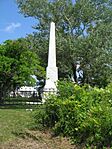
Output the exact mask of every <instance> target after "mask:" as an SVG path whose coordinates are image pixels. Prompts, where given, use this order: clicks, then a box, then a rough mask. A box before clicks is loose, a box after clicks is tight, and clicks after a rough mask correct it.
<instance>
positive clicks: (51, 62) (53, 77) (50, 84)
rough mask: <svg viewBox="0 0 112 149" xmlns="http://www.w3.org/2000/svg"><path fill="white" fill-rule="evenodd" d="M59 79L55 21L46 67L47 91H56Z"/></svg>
mask: <svg viewBox="0 0 112 149" xmlns="http://www.w3.org/2000/svg"><path fill="white" fill-rule="evenodd" d="M57 81H58V68H57V67H56V41H55V23H54V22H51V25H50V38H49V51H48V66H47V68H46V82H45V86H44V89H43V91H44V93H45V92H48V93H50V92H56V91H57V87H56V82H57Z"/></svg>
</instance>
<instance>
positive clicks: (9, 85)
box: [0, 39, 44, 99]
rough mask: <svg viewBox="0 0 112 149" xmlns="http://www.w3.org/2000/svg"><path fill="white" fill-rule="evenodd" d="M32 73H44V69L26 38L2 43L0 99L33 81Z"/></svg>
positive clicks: (37, 74) (0, 52)
mask: <svg viewBox="0 0 112 149" xmlns="http://www.w3.org/2000/svg"><path fill="white" fill-rule="evenodd" d="M32 74H34V75H36V76H40V75H44V69H43V68H42V67H41V66H40V62H39V58H38V57H37V55H36V54H35V53H34V52H33V51H32V50H31V49H30V48H29V44H28V42H27V41H26V40H25V39H18V40H7V41H5V42H4V43H3V44H1V45H0V99H3V98H4V97H5V96H7V94H9V92H10V91H11V90H15V88H16V87H17V86H21V85H25V82H27V84H31V83H33V82H32V81H34V80H33V78H32V77H31V75H32Z"/></svg>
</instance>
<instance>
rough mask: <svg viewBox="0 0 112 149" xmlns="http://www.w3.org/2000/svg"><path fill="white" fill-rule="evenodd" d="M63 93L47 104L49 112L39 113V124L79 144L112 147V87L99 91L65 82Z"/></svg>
mask: <svg viewBox="0 0 112 149" xmlns="http://www.w3.org/2000/svg"><path fill="white" fill-rule="evenodd" d="M59 91H60V92H59V94H58V96H51V97H50V98H49V99H48V100H47V101H46V103H45V105H44V106H45V107H44V109H45V110H40V112H39V111H38V113H36V118H38V121H39V123H41V124H43V125H44V126H47V127H50V128H52V129H53V131H54V132H55V134H56V135H60V134H61V135H64V136H68V137H70V138H71V140H72V142H74V143H76V144H80V145H84V146H86V147H87V146H94V147H96V148H105V147H107V146H111V147H112V84H110V85H108V86H107V87H106V88H105V89H99V88H97V87H94V88H92V87H90V86H88V85H85V86H83V87H80V86H77V85H74V84H72V83H69V82H65V81H64V82H60V83H59Z"/></svg>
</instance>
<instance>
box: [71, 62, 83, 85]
mask: <svg viewBox="0 0 112 149" xmlns="http://www.w3.org/2000/svg"><path fill="white" fill-rule="evenodd" d="M72 68H73V77H72V78H71V79H72V81H74V82H76V83H77V84H78V85H82V84H83V83H84V72H83V70H82V69H81V66H80V62H79V61H77V62H76V63H75V64H72Z"/></svg>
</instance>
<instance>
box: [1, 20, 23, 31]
mask: <svg viewBox="0 0 112 149" xmlns="http://www.w3.org/2000/svg"><path fill="white" fill-rule="evenodd" d="M19 27H21V23H14V22H12V23H10V24H9V25H8V26H6V27H5V29H4V31H5V32H8V33H13V32H14V31H15V29H16V28H19Z"/></svg>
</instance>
